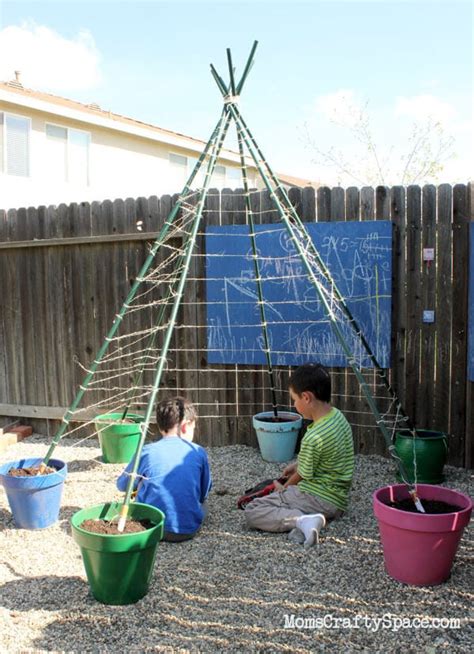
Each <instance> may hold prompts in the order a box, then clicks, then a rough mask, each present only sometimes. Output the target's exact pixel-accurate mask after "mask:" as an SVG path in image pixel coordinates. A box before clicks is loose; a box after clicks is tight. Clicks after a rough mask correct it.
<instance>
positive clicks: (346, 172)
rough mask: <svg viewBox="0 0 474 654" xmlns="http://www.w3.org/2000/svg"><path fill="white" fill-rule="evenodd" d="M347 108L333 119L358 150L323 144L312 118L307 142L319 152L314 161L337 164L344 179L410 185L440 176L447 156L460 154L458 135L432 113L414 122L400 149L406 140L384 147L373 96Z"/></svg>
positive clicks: (306, 132)
mask: <svg viewBox="0 0 474 654" xmlns="http://www.w3.org/2000/svg"><path fill="white" fill-rule="evenodd" d="M342 114H343V115H341V112H339V111H337V110H336V109H335V110H334V112H333V116H332V117H331V119H330V122H331V123H332V124H333V125H336V126H337V127H339V128H341V129H342V130H344V131H345V133H346V134H347V140H346V142H347V144H348V146H352V143H355V144H356V145H357V156H349V155H348V152H349V151H350V149H351V147H348V148H346V149H345V150H344V151H342V150H340V149H336V148H334V147H330V148H329V149H327V150H323V149H321V148H320V147H319V146H318V144H317V142H316V139H315V137H314V133H313V130H312V129H311V128H310V127H309V126H308V124H307V123H306V124H305V126H304V137H303V142H304V143H305V146H306V147H307V148H308V149H310V151H311V152H312V153H313V154H314V157H313V159H312V162H313V163H317V164H324V165H325V166H328V167H330V168H332V169H333V170H334V172H336V174H337V176H338V183H339V184H342V183H344V184H346V183H351V182H352V183H356V184H357V185H360V186H364V185H367V186H376V185H384V186H385V185H392V184H401V185H404V186H406V185H408V184H417V183H418V184H423V183H430V182H436V181H438V178H439V176H440V174H441V173H442V171H443V169H444V164H445V163H446V161H448V160H449V159H451V158H452V157H453V156H454V152H453V144H454V138H453V137H452V136H450V135H449V134H446V133H445V130H444V128H443V126H442V125H441V123H440V122H439V121H437V120H435V119H434V118H433V117H431V116H427V118H426V120H425V121H424V122H423V123H421V122H414V123H413V125H412V127H411V131H410V134H409V137H408V140H407V149H406V150H405V148H403V150H402V151H401V152H400V144H396V145H391V146H389V147H386V148H383V147H382V146H381V145H380V144H378V143H377V142H376V139H375V138H374V135H373V129H372V124H371V117H370V114H369V111H368V102H366V103H365V105H364V106H363V107H360V106H358V105H356V104H351V103H350V102H347V103H346V104H345V106H344V112H342ZM351 141H352V143H351ZM397 150H398V151H397Z"/></svg>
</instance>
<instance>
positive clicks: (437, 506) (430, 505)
mask: <svg viewBox="0 0 474 654" xmlns="http://www.w3.org/2000/svg"><path fill="white" fill-rule="evenodd" d="M421 504H422V505H423V508H424V509H425V512H426V513H430V514H441V513H456V512H458V511H462V509H461V507H460V506H455V505H454V504H448V503H447V502H440V501H438V500H421ZM388 506H391V507H392V508H394V509H398V510H399V511H408V512H409V513H420V512H419V511H418V509H417V508H416V506H415V503H414V502H413V500H412V499H410V498H408V499H406V500H399V501H398V502H389V503H388Z"/></svg>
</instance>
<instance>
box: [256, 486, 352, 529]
mask: <svg viewBox="0 0 474 654" xmlns="http://www.w3.org/2000/svg"><path fill="white" fill-rule="evenodd" d="M310 513H322V514H323V515H324V516H325V518H326V519H327V520H335V519H336V518H340V517H341V516H342V515H343V514H344V512H343V511H341V509H338V508H337V507H336V506H334V505H333V504H331V503H330V502H327V501H326V500H323V499H322V498H320V497H317V496H316V495H310V493H303V491H300V490H299V488H298V486H288V488H285V490H283V491H281V492H276V493H271V494H270V495H267V496H266V497H258V498H257V499H255V500H253V501H252V502H250V504H247V506H246V507H245V510H244V515H245V520H246V521H247V525H248V526H249V527H252V528H253V529H260V530H261V531H275V532H282V531H291V530H292V529H293V527H294V526H295V522H296V518H299V516H301V515H307V514H310ZM292 518H294V520H293V521H292V520H291V519H292Z"/></svg>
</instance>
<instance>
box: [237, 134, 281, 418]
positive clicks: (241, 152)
mask: <svg viewBox="0 0 474 654" xmlns="http://www.w3.org/2000/svg"><path fill="white" fill-rule="evenodd" d="M237 140H238V143H239V155H240V165H241V168H242V181H243V185H244V193H245V205H246V210H247V217H248V223H249V229H250V242H251V244H252V259H253V265H254V272H255V282H256V284H257V295H258V306H259V310H260V322H261V325H262V334H263V341H264V352H265V358H266V360H267V369H268V377H269V380H270V391H271V394H272V409H273V415H274V416H275V418H278V406H277V399H276V390H275V379H274V374H273V364H272V356H271V349H270V339H269V337H268V325H267V319H266V314H265V301H264V297H263V289H262V278H261V276H260V266H259V264H258V257H257V243H256V238H255V223H254V220H253V211H252V207H251V204H250V195H249V185H248V180H247V168H246V165H245V154H244V147H243V143H242V137H241V135H240V133H239V131H238V130H237Z"/></svg>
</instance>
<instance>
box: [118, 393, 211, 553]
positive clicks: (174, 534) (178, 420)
mask: <svg viewBox="0 0 474 654" xmlns="http://www.w3.org/2000/svg"><path fill="white" fill-rule="evenodd" d="M196 419H197V412H196V409H195V408H194V406H193V405H192V404H191V402H189V401H188V400H186V399H184V398H182V397H175V398H172V399H171V400H165V401H163V402H160V403H159V404H158V407H157V411H156V421H157V423H158V429H159V431H160V434H161V436H162V438H161V439H160V440H159V441H157V442H156V443H151V444H150V445H145V446H144V448H143V450H142V455H141V457H140V463H139V466H138V471H137V474H138V475H140V476H139V477H138V478H137V480H136V483H135V487H136V488H137V491H138V492H137V502H143V503H145V504H151V505H152V506H156V508H158V509H160V510H161V511H163V513H164V514H165V526H164V536H163V540H167V541H171V542H179V541H183V540H190V539H191V538H193V536H195V534H196V533H197V532H198V531H199V529H200V527H201V524H202V522H203V520H204V518H205V513H206V511H205V506H204V503H205V500H206V498H207V496H208V494H209V491H210V490H211V486H212V480H211V473H210V470H209V461H208V458H207V453H206V450H205V449H204V448H203V447H201V446H200V445H197V444H196V443H193V442H192V441H193V438H194V429H195V427H196ZM132 469H133V459H132V461H130V463H129V464H128V466H127V467H126V468H125V470H124V471H123V472H122V474H121V475H120V477H119V478H118V479H117V488H118V489H119V490H120V491H125V489H126V488H127V483H128V478H129V473H130V472H131V471H132Z"/></svg>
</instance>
